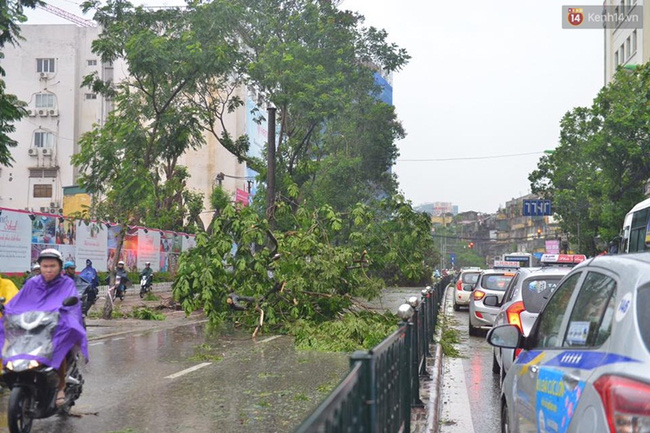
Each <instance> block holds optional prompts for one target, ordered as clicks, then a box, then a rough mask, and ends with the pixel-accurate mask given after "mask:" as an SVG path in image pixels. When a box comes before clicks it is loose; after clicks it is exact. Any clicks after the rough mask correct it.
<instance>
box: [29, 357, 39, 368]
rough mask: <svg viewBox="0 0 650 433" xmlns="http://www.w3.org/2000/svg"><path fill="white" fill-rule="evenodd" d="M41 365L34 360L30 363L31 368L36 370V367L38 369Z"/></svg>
mask: <svg viewBox="0 0 650 433" xmlns="http://www.w3.org/2000/svg"><path fill="white" fill-rule="evenodd" d="M39 365H40V363H39V362H38V361H36V360H34V359H32V360H31V361H29V368H36V367H38V366H39Z"/></svg>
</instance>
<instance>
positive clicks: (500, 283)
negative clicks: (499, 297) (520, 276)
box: [481, 274, 513, 292]
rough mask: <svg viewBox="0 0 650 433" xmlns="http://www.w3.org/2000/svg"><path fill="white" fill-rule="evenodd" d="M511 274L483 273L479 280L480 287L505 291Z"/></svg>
mask: <svg viewBox="0 0 650 433" xmlns="http://www.w3.org/2000/svg"><path fill="white" fill-rule="evenodd" d="M512 277H513V275H505V274H490V275H483V279H482V280H481V287H482V288H484V289H488V290H499V291H501V292H505V290H506V288H507V287H508V283H509V282H510V280H512Z"/></svg>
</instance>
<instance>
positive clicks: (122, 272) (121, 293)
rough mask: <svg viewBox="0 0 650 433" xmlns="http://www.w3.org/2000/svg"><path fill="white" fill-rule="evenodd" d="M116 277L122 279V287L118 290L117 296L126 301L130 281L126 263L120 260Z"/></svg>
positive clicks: (116, 269)
mask: <svg viewBox="0 0 650 433" xmlns="http://www.w3.org/2000/svg"><path fill="white" fill-rule="evenodd" d="M115 276H116V277H120V285H119V286H118V288H117V293H116V296H117V297H119V298H120V299H124V293H125V292H126V284H127V282H128V281H129V277H128V274H127V273H126V268H125V267H124V261H122V260H120V261H119V262H117V267H116V268H115Z"/></svg>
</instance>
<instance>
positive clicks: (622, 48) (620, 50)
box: [618, 44, 626, 64]
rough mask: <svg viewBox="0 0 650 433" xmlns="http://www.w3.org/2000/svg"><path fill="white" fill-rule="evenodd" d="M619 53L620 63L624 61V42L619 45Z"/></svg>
mask: <svg viewBox="0 0 650 433" xmlns="http://www.w3.org/2000/svg"><path fill="white" fill-rule="evenodd" d="M618 52H619V53H621V64H623V63H625V60H626V58H625V44H622V45H621V48H620V49H619V50H618Z"/></svg>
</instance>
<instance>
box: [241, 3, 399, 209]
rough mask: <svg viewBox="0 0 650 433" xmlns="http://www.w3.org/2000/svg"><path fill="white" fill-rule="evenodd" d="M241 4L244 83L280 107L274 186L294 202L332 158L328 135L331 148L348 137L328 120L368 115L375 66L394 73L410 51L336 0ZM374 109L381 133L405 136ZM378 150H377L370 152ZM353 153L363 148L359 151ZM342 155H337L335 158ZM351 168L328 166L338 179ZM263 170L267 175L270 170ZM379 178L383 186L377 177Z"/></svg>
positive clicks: (352, 142)
mask: <svg viewBox="0 0 650 433" xmlns="http://www.w3.org/2000/svg"><path fill="white" fill-rule="evenodd" d="M237 3H238V4H239V5H241V7H242V9H243V10H245V14H244V18H245V20H244V21H243V22H242V24H241V26H240V29H239V35H240V37H241V39H242V40H243V42H244V44H245V45H246V46H247V47H248V53H249V60H248V65H247V69H246V82H247V83H248V84H249V85H251V86H253V87H254V88H255V89H256V90H257V91H258V92H259V94H260V95H261V96H262V97H263V99H264V100H265V101H266V102H270V103H273V104H274V105H275V106H276V107H277V115H278V120H277V123H278V142H277V160H278V164H277V186H276V188H277V190H278V192H279V194H280V195H281V196H282V197H284V199H285V200H287V201H288V202H290V203H294V205H296V204H299V203H302V202H303V201H304V200H305V198H306V197H307V196H308V195H309V194H310V192H309V191H307V190H303V188H304V189H308V186H305V185H307V184H311V183H313V182H314V181H315V179H316V177H317V176H318V173H319V171H318V167H319V166H320V165H321V164H325V161H326V157H328V156H329V154H328V152H327V151H325V150H324V149H325V144H324V141H325V139H324V138H323V137H324V136H329V137H330V138H331V141H330V145H331V146H332V147H334V146H335V141H336V138H335V137H336V136H337V134H336V133H338V136H339V137H340V136H341V134H345V133H344V132H343V130H344V129H345V128H344V127H342V126H341V127H337V128H335V129H333V130H332V131H333V132H335V133H333V134H330V130H329V127H330V122H331V121H334V119H335V118H336V117H337V116H343V115H344V114H348V115H349V114H351V113H353V112H354V110H355V109H356V110H365V111H364V114H366V115H368V113H372V112H373V109H374V108H375V107H377V104H376V103H375V102H374V101H371V100H370V99H369V98H367V95H368V94H370V93H373V92H375V91H376V90H377V89H376V88H375V85H374V80H373V71H374V69H373V68H372V67H371V65H374V67H377V68H381V69H383V70H385V71H388V72H390V71H395V70H398V69H399V68H401V67H402V66H403V65H404V64H405V63H406V62H407V60H408V58H409V56H408V55H407V54H406V52H405V51H404V50H403V49H400V48H398V47H397V46H396V45H394V44H389V43H387V42H386V39H387V34H386V32H384V31H381V30H377V29H375V28H372V27H368V28H366V27H363V26H362V23H363V17H361V16H359V15H357V14H355V13H352V12H350V11H341V10H339V9H338V8H337V7H336V6H335V5H334V4H332V2H326V1H318V0H238V2H237ZM373 114H375V118H374V119H373V125H374V126H377V127H379V128H380V131H382V132H384V131H386V132H385V133H386V134H388V135H392V136H397V137H399V136H400V134H402V133H403V131H400V130H399V129H397V130H396V126H395V122H394V119H391V121H390V122H389V123H386V124H383V123H380V122H378V121H376V119H377V118H380V117H381V116H382V113H373ZM362 115H363V114H361V113H359V116H357V118H356V119H355V120H354V121H355V122H356V123H357V125H358V124H359V122H360V121H361V116H362ZM383 115H384V119H386V118H387V117H390V113H384V114H383ZM339 119H345V118H344V117H339ZM399 128H401V127H399ZM348 129H351V128H348ZM337 130H338V131H337ZM366 134H367V133H366ZM345 137H346V139H347V143H348V145H349V146H354V145H357V144H361V146H366V147H369V146H371V144H372V143H371V142H369V141H368V140H362V138H363V137H361V136H360V137H357V138H354V136H353V133H352V132H349V133H348V134H345ZM375 138H376V137H375ZM379 144H381V146H383V147H382V150H381V151H383V150H384V149H385V148H386V146H385V145H384V143H383V142H382V143H378V145H379ZM391 144H392V143H391ZM381 151H373V155H374V156H376V155H378V154H380V152H381ZM387 152H388V153H389V156H390V155H392V154H394V153H395V151H394V148H391V147H390V145H389V146H388V150H387ZM354 153H355V155H360V154H361V153H362V152H361V150H360V149H356V150H355V152H354ZM338 156H340V155H339V154H336V153H334V154H332V155H331V158H336V157H338ZM382 156H383V155H382ZM386 159H387V158H386V157H385V156H383V159H382V160H379V159H378V161H377V164H376V165H380V166H381V165H382V164H384V161H385V160H386ZM388 159H390V158H388ZM327 162H328V163H330V161H329V160H328V161H327ZM366 162H367V161H366ZM346 168H349V167H336V163H334V162H331V164H330V166H329V167H326V171H327V172H329V173H330V174H331V175H332V176H333V177H334V178H337V177H340V173H341V172H342V171H344V170H345V169H346ZM260 171H261V174H262V176H264V175H265V170H260ZM382 175H383V172H382ZM384 177H385V176H384ZM380 178H381V176H380ZM376 181H377V183H379V184H381V183H382V182H380V179H379V178H377V179H376ZM383 183H386V182H383ZM388 183H390V182H388ZM293 189H297V193H296V191H291V190H293ZM329 196H330V197H331V196H332V194H329ZM294 208H295V206H294Z"/></svg>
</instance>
